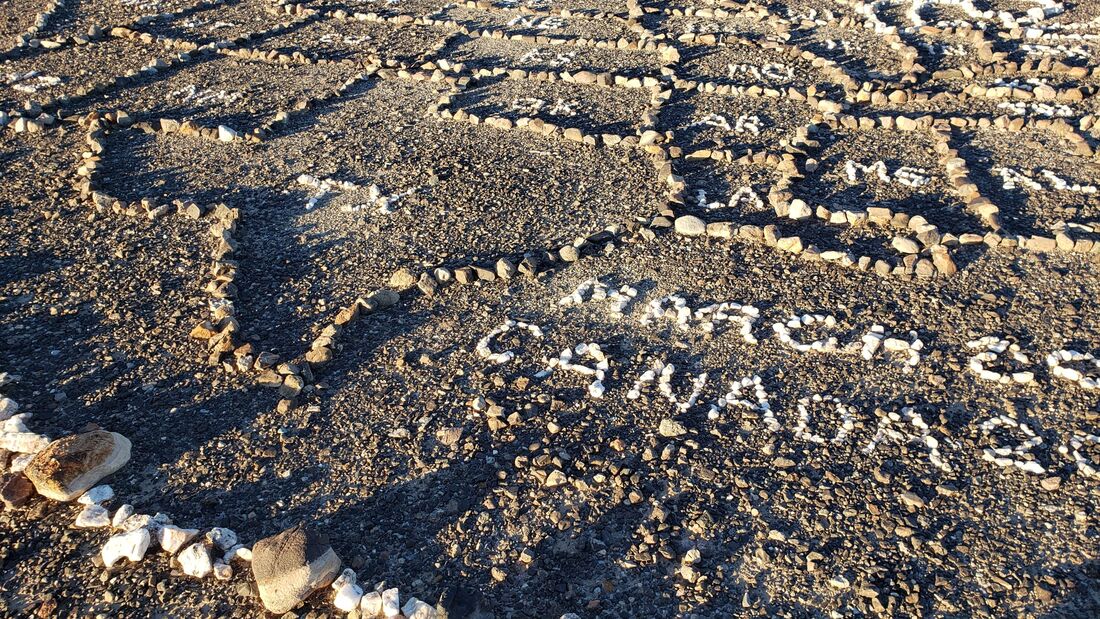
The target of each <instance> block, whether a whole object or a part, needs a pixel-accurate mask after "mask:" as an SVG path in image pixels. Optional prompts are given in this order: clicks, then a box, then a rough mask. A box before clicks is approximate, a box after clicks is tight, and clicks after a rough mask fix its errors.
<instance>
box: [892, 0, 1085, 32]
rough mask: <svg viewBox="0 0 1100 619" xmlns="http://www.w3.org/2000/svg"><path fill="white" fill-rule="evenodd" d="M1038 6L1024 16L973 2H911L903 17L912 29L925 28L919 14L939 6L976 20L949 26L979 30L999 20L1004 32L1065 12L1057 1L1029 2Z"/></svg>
mask: <svg viewBox="0 0 1100 619" xmlns="http://www.w3.org/2000/svg"><path fill="white" fill-rule="evenodd" d="M1031 1H1032V2H1034V3H1036V4H1038V6H1033V7H1031V8H1029V9H1028V10H1027V12H1026V13H1025V14H1024V15H1020V16H1017V15H1014V14H1012V13H1010V12H1009V11H994V10H992V9H987V10H982V9H979V8H978V7H977V6H976V5H975V4H974V2H973V0H911V2H910V4H909V6H908V7H907V8H906V10H905V16H906V17H907V18H908V19H909V22H910V23H912V24H913V27H914V28H920V27H922V26H927V25H928V22H926V21H925V20H924V18H923V17H921V13H922V12H923V11H925V10H926V9H928V8H930V7H933V6H936V5H940V6H947V7H954V8H956V9H958V10H960V11H961V12H962V13H964V14H966V16H967V17H969V18H971V19H973V20H976V23H974V24H971V23H969V22H963V21H961V20H953V21H951V22H948V23H949V24H950V25H956V26H963V25H964V26H974V27H978V28H981V27H983V26H985V25H986V24H987V23H993V22H994V21H995V20H999V21H1000V23H1001V26H1002V27H1003V28H1005V29H1006V30H1011V29H1013V28H1019V27H1022V26H1027V25H1032V24H1038V23H1039V22H1042V21H1044V20H1046V19H1049V18H1051V17H1053V16H1055V15H1059V14H1061V13H1062V12H1063V11H1064V10H1065V6H1064V5H1063V4H1062V3H1061V2H1058V1H1057V0H1031ZM944 23H945V22H942V21H941V22H937V23H936V25H942V24H944Z"/></svg>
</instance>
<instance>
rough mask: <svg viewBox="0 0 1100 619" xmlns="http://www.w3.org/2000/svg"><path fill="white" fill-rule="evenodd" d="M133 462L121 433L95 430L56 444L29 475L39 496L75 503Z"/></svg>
mask: <svg viewBox="0 0 1100 619" xmlns="http://www.w3.org/2000/svg"><path fill="white" fill-rule="evenodd" d="M129 460H130V440H129V439H127V438H126V437H125V436H122V435H121V434H118V433H117V432H106V431H104V430H94V431H92V432H84V433H82V434H74V435H71V436H66V437H64V438H60V439H58V440H56V441H53V442H52V443H50V444H49V445H48V446H47V447H46V448H45V449H43V450H42V451H41V452H39V453H38V455H36V456H35V457H34V460H32V461H31V463H30V464H29V465H27V469H26V471H25V472H26V474H27V477H28V478H29V479H30V480H31V482H32V483H34V487H35V489H37V490H38V493H39V494H41V495H43V496H45V497H47V498H51V499H53V500H55V501H71V500H73V499H75V498H77V497H79V496H80V495H81V494H84V492H85V491H87V490H88V489H89V488H91V487H92V486H94V485H95V484H96V483H97V482H99V480H101V479H103V478H104V477H106V476H108V475H110V474H111V473H114V472H115V471H117V470H118V469H120V468H122V466H123V465H124V464H126V463H127V462H129Z"/></svg>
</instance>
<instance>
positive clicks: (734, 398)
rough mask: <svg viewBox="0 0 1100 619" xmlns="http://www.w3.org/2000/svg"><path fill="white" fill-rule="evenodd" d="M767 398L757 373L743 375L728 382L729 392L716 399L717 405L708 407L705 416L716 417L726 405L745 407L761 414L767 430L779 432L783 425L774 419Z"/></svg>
mask: <svg viewBox="0 0 1100 619" xmlns="http://www.w3.org/2000/svg"><path fill="white" fill-rule="evenodd" d="M750 389H751V390H752V396H751V399H750V396H749V394H748V393H747V392H748V391H749V390H750ZM769 398H770V396H769V395H768V391H767V389H765V388H764V381H763V380H761V378H760V375H759V374H756V375H753V376H752V377H748V376H745V377H743V378H741V379H740V380H735V381H733V382H731V383H730V390H729V392H728V393H726V395H725V397H722V398H719V399H718V403H717V405H712V406H711V407H710V411H709V412H708V413H707V417H709V418H710V419H712V420H713V419H717V418H718V415H719V411H720V410H722V409H725V408H726V407H728V406H737V407H740V408H747V409H749V410H751V411H756V412H758V413H760V414H761V415H763V421H764V427H766V428H767V429H768V431H770V432H779V431H780V430H781V429H782V427H783V426H782V425H781V424H780V423H779V420H778V419H776V417H775V413H773V412H772V405H771V402H770V401H769Z"/></svg>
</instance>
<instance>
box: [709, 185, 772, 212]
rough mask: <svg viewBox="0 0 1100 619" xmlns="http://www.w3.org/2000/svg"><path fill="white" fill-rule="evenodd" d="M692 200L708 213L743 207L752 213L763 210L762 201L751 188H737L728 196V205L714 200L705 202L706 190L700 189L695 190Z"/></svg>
mask: <svg viewBox="0 0 1100 619" xmlns="http://www.w3.org/2000/svg"><path fill="white" fill-rule="evenodd" d="M694 199H695V203H696V204H697V205H699V206H700V207H701V208H705V209H707V210H708V211H712V210H715V209H720V208H723V207H725V206H729V207H730V208H738V207H742V206H744V207H749V209H750V210H753V211H759V210H763V208H764V201H763V200H761V199H760V196H759V195H758V194H757V193H756V191H754V190H753V188H752V187H739V188H738V189H737V191H735V192H733V195H731V196H730V199H729V203H728V204H722V203H721V202H720V201H718V200H715V201H714V202H709V201H708V200H707V190H706V189H702V188H699V189H696V190H695V197H694Z"/></svg>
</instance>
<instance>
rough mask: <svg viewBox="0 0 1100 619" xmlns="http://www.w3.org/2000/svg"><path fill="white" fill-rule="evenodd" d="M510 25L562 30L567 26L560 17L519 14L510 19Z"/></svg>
mask: <svg viewBox="0 0 1100 619" xmlns="http://www.w3.org/2000/svg"><path fill="white" fill-rule="evenodd" d="M508 25H509V26H519V27H521V28H534V29H536V30H550V31H552V30H560V29H562V28H564V27H565V26H566V21H565V20H564V19H561V18H560V17H535V16H528V15H518V16H516V17H513V18H512V19H511V20H509V21H508Z"/></svg>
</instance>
